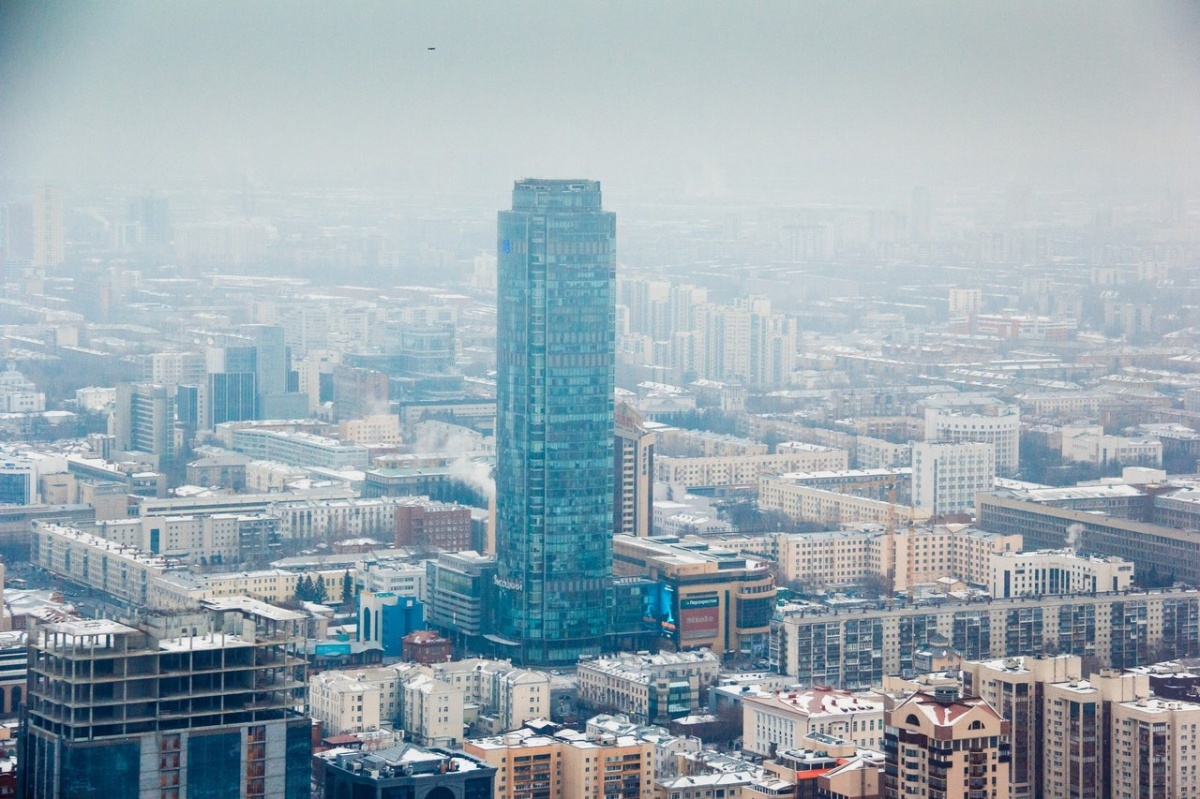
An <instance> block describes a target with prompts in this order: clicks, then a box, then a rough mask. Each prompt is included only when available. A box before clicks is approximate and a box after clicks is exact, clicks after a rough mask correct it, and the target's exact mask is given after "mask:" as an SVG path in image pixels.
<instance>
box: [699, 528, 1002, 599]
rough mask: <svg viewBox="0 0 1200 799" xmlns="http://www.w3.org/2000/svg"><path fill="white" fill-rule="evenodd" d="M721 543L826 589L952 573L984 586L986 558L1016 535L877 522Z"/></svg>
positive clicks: (904, 585) (786, 577)
mask: <svg viewBox="0 0 1200 799" xmlns="http://www.w3.org/2000/svg"><path fill="white" fill-rule="evenodd" d="M722 543H723V544H725V545H727V546H737V547H739V548H740V549H741V550H742V551H744V552H757V553H759V554H763V555H767V556H769V557H772V558H774V559H775V563H776V568H777V569H778V570H779V579H781V580H783V581H784V582H787V583H801V584H803V585H804V586H806V587H808V588H832V587H837V586H849V585H853V584H855V583H861V582H862V581H863V580H866V579H868V578H879V579H887V580H890V581H891V588H892V590H895V591H906V590H908V589H909V588H910V587H911V586H914V585H917V584H920V583H931V582H934V581H936V580H939V579H941V578H943V577H955V578H958V579H961V580H964V581H965V582H968V583H972V584H975V585H989V584H990V581H991V569H990V564H991V558H992V556H993V555H994V554H996V553H1004V552H1018V551H1020V549H1021V537H1020V536H1019V535H1012V536H1001V535H996V534H994V533H985V532H983V531H981V530H977V529H975V528H973V527H968V526H966V525H953V524H952V525H929V526H916V527H902V528H901V529H899V530H897V531H896V532H894V533H890V534H889V533H888V532H886V531H885V530H884V529H883V528H882V527H881V526H879V525H863V526H861V527H860V528H859V529H846V530H835V531H829V532H821V533H772V534H768V535H766V536H762V537H760V538H758V539H737V538H734V539H723V540H722Z"/></svg>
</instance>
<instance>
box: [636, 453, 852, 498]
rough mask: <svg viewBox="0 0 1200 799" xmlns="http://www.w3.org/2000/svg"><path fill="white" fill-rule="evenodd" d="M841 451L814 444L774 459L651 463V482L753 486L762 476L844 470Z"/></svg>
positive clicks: (756, 457)
mask: <svg viewBox="0 0 1200 799" xmlns="http://www.w3.org/2000/svg"><path fill="white" fill-rule="evenodd" d="M847 467H848V456H847V453H846V451H845V450H842V449H833V448H832V447H822V446H820V445H817V444H804V445H800V444H796V445H795V447H794V448H792V449H790V450H788V451H786V452H783V453H780V454H775V455H727V456H714V457H707V458H671V457H667V456H665V455H659V456H658V457H656V458H655V459H654V479H655V480H656V481H657V482H660V483H667V484H669V485H679V486H684V487H685V488H714V487H720V486H755V485H757V484H758V479H759V477H760V476H761V475H763V474H783V473H787V472H819V471H832V470H838V469H846V468H847Z"/></svg>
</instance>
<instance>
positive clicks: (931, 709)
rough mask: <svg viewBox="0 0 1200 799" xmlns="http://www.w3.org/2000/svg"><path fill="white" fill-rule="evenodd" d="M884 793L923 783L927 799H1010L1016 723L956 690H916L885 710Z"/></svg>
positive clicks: (899, 795)
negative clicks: (1011, 742)
mask: <svg viewBox="0 0 1200 799" xmlns="http://www.w3.org/2000/svg"><path fill="white" fill-rule="evenodd" d="M884 720H885V723H886V725H887V732H886V734H885V736H884V751H885V754H886V755H887V768H886V770H885V772H884V774H885V776H884V794H883V795H884V796H885V797H886V798H887V799H903V798H904V797H908V796H911V795H913V793H912V786H921V788H922V790H923V791H924V792H923V793H921V794H920V795H921V796H923V797H928V799H1009V797H1010V796H1011V795H1012V794H1011V791H1010V789H1009V768H1010V765H1009V736H1010V734H1011V728H1012V725H1011V723H1010V722H1008V721H1006V720H1005V719H1004V718H1002V717H1001V716H1000V714H999V713H997V712H996V710H995V708H993V707H992V706H991V705H989V704H988V703H987V702H986V701H984V700H983V699H980V698H979V697H973V696H965V697H960V696H959V695H958V691H957V689H956V688H952V687H943V688H939V689H937V690H936V693H933V694H927V693H921V692H918V693H915V694H913V695H912V696H910V697H909V698H908V699H905V700H903V701H902V702H900V703H899V704H897V705H896V706H895V707H893V708H891V709H890V710H888V711H886V712H885V714H884Z"/></svg>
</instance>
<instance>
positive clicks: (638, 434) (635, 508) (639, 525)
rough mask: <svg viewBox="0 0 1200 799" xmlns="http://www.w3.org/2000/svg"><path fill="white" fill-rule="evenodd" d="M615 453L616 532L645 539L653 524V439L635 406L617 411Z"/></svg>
mask: <svg viewBox="0 0 1200 799" xmlns="http://www.w3.org/2000/svg"><path fill="white" fill-rule="evenodd" d="M615 423H616V440H615V441H614V446H615V448H616V449H615V450H614V452H613V456H614V458H613V469H614V474H613V480H614V483H615V486H614V491H613V535H632V536H635V537H637V538H645V537H646V536H648V535H650V532H651V528H652V527H653V526H654V442H655V439H656V438H657V437H658V436H657V434H656V433H655V432H654V431H653V430H648V429H647V428H646V423H645V419H643V418H642V415H641V414H640V413H638V412H637V410H635V409H634V407H633V406H632V405H629V404H628V403H624V402H622V403H621V404H620V405H618V406H617V410H616V419H615Z"/></svg>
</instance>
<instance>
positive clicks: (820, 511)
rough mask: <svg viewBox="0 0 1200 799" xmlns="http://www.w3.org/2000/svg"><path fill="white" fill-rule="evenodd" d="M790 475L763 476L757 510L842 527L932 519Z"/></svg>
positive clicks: (929, 513)
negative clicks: (856, 524) (814, 484)
mask: <svg viewBox="0 0 1200 799" xmlns="http://www.w3.org/2000/svg"><path fill="white" fill-rule="evenodd" d="M805 483H806V481H805V480H803V479H801V478H797V477H794V476H793V475H791V474H783V473H781V474H764V475H762V476H761V477H760V478H759V480H758V507H759V509H760V510H774V511H779V512H780V513H783V514H785V515H787V517H788V518H790V519H795V520H796V521H805V522H820V523H822V524H829V525H838V524H842V523H858V522H874V523H876V524H887V523H888V522H894V521H914V522H923V521H926V520H928V519H929V518H930V516H932V510H931V509H928V508H916V507H912V506H909V505H903V504H899V503H893V502H889V501H888V500H886V499H875V498H873V497H870V496H856V495H854V494H847V493H843V492H842V491H840V490H835V489H832V488H814V487H812V486H810V485H807V484H805Z"/></svg>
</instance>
